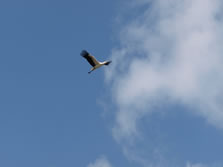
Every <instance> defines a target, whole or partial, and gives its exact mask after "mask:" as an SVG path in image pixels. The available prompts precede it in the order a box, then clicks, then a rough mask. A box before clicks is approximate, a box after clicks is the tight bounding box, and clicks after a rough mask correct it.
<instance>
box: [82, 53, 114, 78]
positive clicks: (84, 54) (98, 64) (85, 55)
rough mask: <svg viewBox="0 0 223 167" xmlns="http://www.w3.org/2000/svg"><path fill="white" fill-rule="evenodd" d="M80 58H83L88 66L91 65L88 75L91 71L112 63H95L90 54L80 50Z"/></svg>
mask: <svg viewBox="0 0 223 167" xmlns="http://www.w3.org/2000/svg"><path fill="white" fill-rule="evenodd" d="M81 56H82V57H84V58H85V59H86V60H87V61H88V63H89V64H90V65H92V68H91V70H90V71H89V72H88V73H89V74H90V73H91V72H92V71H94V70H95V69H97V68H99V67H101V66H103V65H106V66H107V65H109V64H110V63H111V62H112V61H104V62H100V61H97V60H96V59H95V57H94V56H92V55H90V53H88V52H87V51H86V50H82V52H81Z"/></svg>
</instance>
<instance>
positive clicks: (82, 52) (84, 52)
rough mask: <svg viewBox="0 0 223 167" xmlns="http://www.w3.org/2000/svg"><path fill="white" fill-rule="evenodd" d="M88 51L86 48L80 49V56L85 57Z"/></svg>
mask: <svg viewBox="0 0 223 167" xmlns="http://www.w3.org/2000/svg"><path fill="white" fill-rule="evenodd" d="M88 54H89V53H88V52H87V51H86V50H82V51H81V56H83V57H85V56H87V55H88Z"/></svg>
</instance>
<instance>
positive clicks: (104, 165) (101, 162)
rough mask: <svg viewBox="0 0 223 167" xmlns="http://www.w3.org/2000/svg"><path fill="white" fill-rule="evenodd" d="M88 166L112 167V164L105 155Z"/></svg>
mask: <svg viewBox="0 0 223 167" xmlns="http://www.w3.org/2000/svg"><path fill="white" fill-rule="evenodd" d="M87 167H112V165H111V164H110V162H109V161H108V160H107V159H106V158H105V157H104V156H102V157H100V158H98V159H96V161H95V162H94V163H90V164H89V165H88V166H87Z"/></svg>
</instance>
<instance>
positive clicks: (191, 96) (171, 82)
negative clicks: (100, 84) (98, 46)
mask: <svg viewBox="0 0 223 167" xmlns="http://www.w3.org/2000/svg"><path fill="white" fill-rule="evenodd" d="M133 2H134V3H136V4H138V5H137V7H139V6H140V5H142V4H143V5H145V4H147V8H146V9H144V10H142V13H141V14H140V16H138V17H136V18H135V19H133V20H131V21H130V22H129V23H127V25H123V29H122V31H121V35H120V43H121V47H120V48H119V49H114V50H113V52H112V59H113V66H111V68H109V70H107V71H106V77H107V81H108V82H110V83H111V85H112V92H113V98H114V101H115V103H116V104H117V107H118V112H117V113H116V123H115V125H114V128H113V135H114V137H115V139H116V140H117V141H118V142H120V143H121V142H123V143H124V142H126V141H127V142H129V143H131V142H133V141H132V140H134V137H135V136H139V128H138V122H139V120H140V119H142V118H143V117H144V116H147V115H149V114H150V113H153V112H156V110H155V108H156V107H157V106H160V105H162V104H168V103H169V102H171V103H181V104H183V105H185V106H187V107H190V108H191V109H193V111H194V113H195V114H196V115H200V116H202V117H203V118H204V119H206V120H207V122H209V123H210V124H212V125H214V126H216V127H217V128H223V103H222V100H223V55H222V53H223V47H222V43H223V22H222V20H221V15H222V13H221V5H222V2H221V1H220V0H148V1H146V0H143V1H137V0H135V1H133ZM111 69H112V70H111ZM191 166H192V167H197V166H199V165H197V166H196V165H190V167H191ZM199 167H200V166H199Z"/></svg>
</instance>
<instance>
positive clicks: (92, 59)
mask: <svg viewBox="0 0 223 167" xmlns="http://www.w3.org/2000/svg"><path fill="white" fill-rule="evenodd" d="M81 56H82V57H84V58H85V59H86V60H87V61H88V63H89V64H90V65H92V66H93V67H94V66H96V65H97V64H99V62H98V61H97V60H96V59H95V57H94V56H92V55H90V53H88V52H87V51H86V50H82V52H81Z"/></svg>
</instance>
